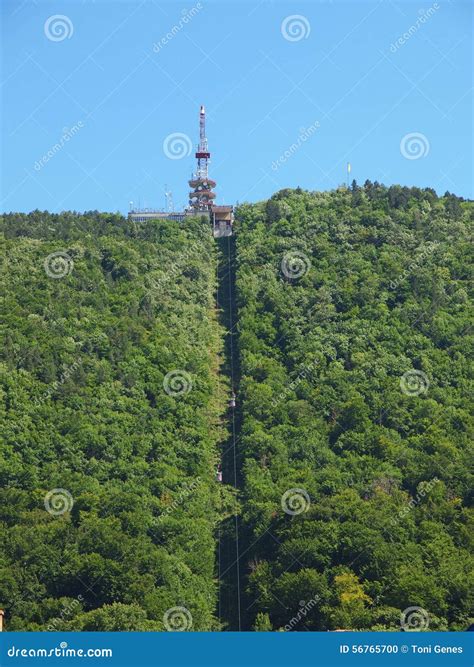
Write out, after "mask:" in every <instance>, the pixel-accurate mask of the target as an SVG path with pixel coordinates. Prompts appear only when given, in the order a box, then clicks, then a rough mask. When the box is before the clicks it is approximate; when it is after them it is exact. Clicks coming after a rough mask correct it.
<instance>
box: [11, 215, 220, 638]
mask: <svg viewBox="0 0 474 667" xmlns="http://www.w3.org/2000/svg"><path fill="white" fill-rule="evenodd" d="M2 229H3V231H4V235H5V242H4V248H5V253H6V257H7V261H6V265H5V266H6V272H5V278H6V280H5V283H6V294H5V309H4V312H5V314H6V320H5V326H4V334H5V346H4V348H3V360H2V366H1V368H2V374H1V376H2V379H1V391H2V396H3V399H4V400H3V406H4V407H3V408H2V422H3V425H4V428H3V441H2V445H1V449H0V487H1V490H0V554H1V556H0V599H2V600H3V601H4V603H5V607H6V613H7V617H6V622H7V627H8V629H11V630H36V629H48V628H50V627H52V628H53V629H54V628H56V629H70V630H144V629H163V615H164V613H165V612H166V611H167V610H168V609H170V608H172V607H175V606H183V607H186V608H187V609H188V610H189V612H190V613H191V615H192V619H193V628H194V629H196V630H211V629H215V628H217V627H218V622H217V620H216V619H215V616H214V612H215V607H216V597H217V595H216V586H215V581H214V566H215V563H214V560H215V558H214V556H215V539H214V534H215V530H216V524H217V523H218V521H219V519H220V506H221V500H220V497H221V495H222V494H221V495H220V494H219V493H218V491H217V489H218V485H217V484H216V482H215V479H214V472H215V466H216V462H217V459H218V448H217V445H218V443H219V441H220V439H221V433H220V426H219V416H220V414H221V412H222V411H223V406H222V405H220V403H219V400H216V396H217V395H218V394H219V392H218V391H217V389H218V386H217V384H218V382H219V380H218V374H217V369H218V363H219V362H218V359H219V354H220V351H221V338H222V334H221V331H220V328H219V326H218V324H217V321H216V318H215V309H214V292H215V247H214V241H213V239H212V236H211V234H210V230H209V228H208V226H207V225H204V224H203V223H202V221H200V220H192V219H190V220H188V221H187V223H186V226H185V227H184V226H180V225H179V224H177V223H174V222H170V221H165V222H163V221H161V222H160V221H156V222H152V223H148V224H146V225H137V224H130V223H129V222H128V221H127V220H125V219H123V218H122V217H121V216H119V215H106V214H98V213H97V212H91V213H86V214H84V215H79V214H75V213H62V214H60V215H53V214H49V213H41V212H39V211H36V212H33V213H31V214H29V215H23V214H11V215H6V216H4V218H3V219H2ZM54 252H63V253H66V255H67V256H68V257H69V260H72V262H70V264H69V267H66V268H69V269H72V270H69V271H67V272H66V275H64V276H63V277H61V278H57V277H51V276H50V275H48V273H47V271H46V270H45V266H44V262H45V260H47V258H48V256H49V255H50V254H51V253H54ZM69 260H68V261H69ZM49 261H50V263H51V260H49ZM72 263H73V266H72ZM53 268H54V267H53ZM60 268H61V267H60ZM173 370H178V371H180V372H182V371H184V372H185V373H186V374H187V376H185V377H186V378H189V379H190V381H191V382H192V389H191V391H189V392H188V393H184V394H181V395H174V394H173V393H171V394H169V393H167V392H166V391H165V388H164V383H165V382H166V381H165V377H166V375H167V373H169V372H170V371H173ZM53 489H60V490H66V492H67V493H69V494H70V495H71V499H72V502H73V504H72V507H67V509H69V510H70V511H66V512H63V513H60V514H59V513H58V514H54V513H53V514H51V513H49V512H47V511H46V509H45V504H44V502H45V498H46V497H47V494H48V493H49V492H50V491H51V490H53ZM219 491H221V492H222V493H223V495H224V496H225V492H224V490H223V489H219ZM59 495H60V496H61V498H62V501H64V502H65V503H66V505H67V503H68V498H69V497H68V496H67V495H64V492H61V493H60V494H59ZM61 498H60V500H61ZM225 500H226V499H225V498H224V501H225ZM227 502H228V499H227Z"/></svg>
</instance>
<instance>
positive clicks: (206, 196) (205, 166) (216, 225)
mask: <svg viewBox="0 0 474 667" xmlns="http://www.w3.org/2000/svg"><path fill="white" fill-rule="evenodd" d="M195 157H196V161H197V164H196V171H195V173H194V174H193V175H192V176H191V178H190V180H189V181H188V183H189V186H190V188H192V190H191V192H190V193H189V206H188V207H187V208H186V209H184V211H157V210H154V209H149V208H145V209H140V208H138V209H134V208H132V209H131V210H130V211H129V214H128V218H129V220H133V221H135V222H145V221H147V220H156V219H157V218H158V219H164V220H177V221H178V222H183V221H184V220H185V219H186V217H189V216H196V215H199V216H205V217H206V218H207V219H208V220H209V222H210V223H211V224H212V230H213V234H214V236H215V237H221V236H232V224H233V220H234V209H233V206H229V205H222V206H216V205H215V204H214V199H215V198H216V193H215V192H214V188H215V187H216V182H215V181H213V180H212V179H211V178H209V162H210V159H211V153H210V152H209V146H208V142H207V135H206V110H205V108H204V106H201V108H200V111H199V144H198V147H197V151H196V153H195Z"/></svg>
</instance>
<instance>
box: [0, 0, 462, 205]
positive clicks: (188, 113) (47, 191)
mask: <svg viewBox="0 0 474 667" xmlns="http://www.w3.org/2000/svg"><path fill="white" fill-rule="evenodd" d="M1 7H2V8H1V11H2V25H3V36H2V37H3V39H2V47H1V48H2V56H3V58H2V60H3V67H2V73H1V81H2V117H3V118H2V121H3V135H4V142H3V156H2V181H1V182H2V188H1V190H2V192H1V199H2V203H1V206H0V209H1V210H3V211H11V210H14V211H29V210H32V209H35V208H39V209H48V210H51V211H56V212H57V211H61V210H64V209H74V210H89V209H99V210H104V211H116V210H120V211H123V212H126V211H127V209H128V202H129V201H130V200H133V201H134V202H136V203H138V200H140V202H141V205H142V207H143V206H145V205H146V206H157V207H161V206H163V203H164V194H163V192H164V186H165V184H167V185H168V188H170V189H171V190H172V192H173V195H174V202H175V207H176V208H180V207H182V206H184V205H185V204H186V203H187V192H188V186H187V182H186V181H187V179H188V178H189V175H190V173H191V170H192V169H193V159H192V155H191V156H185V157H183V158H182V159H170V158H169V157H167V155H166V153H165V151H164V148H163V142H164V141H165V140H166V138H167V137H168V136H169V135H170V134H174V133H183V134H185V135H187V136H188V137H190V138H191V140H192V142H193V143H195V142H197V132H198V126H197V123H198V112H199V105H200V104H201V103H203V104H205V105H206V108H207V109H208V112H209V118H208V137H209V142H210V148H211V151H212V163H211V175H212V177H213V178H214V179H215V180H216V181H217V193H218V202H220V203H235V202H236V201H240V202H242V201H256V200H260V199H263V198H266V197H268V196H270V195H271V194H272V193H273V192H275V191H276V190H278V189H280V188H283V187H296V186H298V185H300V186H301V187H303V188H307V189H311V190H326V189H331V188H334V187H337V185H339V184H340V183H342V182H344V180H345V179H346V164H347V162H348V161H349V162H350V163H351V164H352V173H351V178H356V179H357V181H359V182H363V181H365V179H367V178H369V179H371V180H378V181H380V182H383V183H386V184H392V183H401V184H404V185H418V186H422V187H425V186H429V187H433V188H435V189H436V190H437V191H438V192H439V193H444V192H445V191H446V190H450V191H451V192H455V193H456V194H459V195H462V196H464V197H472V196H473V193H472V183H473V178H472V138H471V136H472V66H471V62H472V47H471V41H472V15H471V14H472V6H471V3H469V2H457V1H449V0H446V1H444V0H441V1H440V2H439V3H436V2H422V1H420V2H390V1H386V0H383V1H382V2H357V1H355V2H350V3H348V2H346V3H342V2H337V1H332V2H331V1H329V2H322V3H318V2H295V1H294V0H292V2H284V1H280V2H278V1H275V2H274V1H266V0H251V1H249V2H228V1H220V2H208V1H206V0H201V2H197V0H189V2H188V3H187V4H184V3H182V2H181V1H179V2H160V1H159V0H144V1H140V0H134V1H126V2H121V1H120V0H114V1H113V2H112V1H105V0H76V1H74V0H68V1H65V0H57V1H56V0H55V1H54V2H49V1H46V0H45V1H41V0H24V1H22V0H3V1H2V3H1ZM193 8H194V10H193ZM55 15H61V16H63V17H66V18H62V19H59V24H58V20H56V19H54V18H53V19H51V20H50V22H49V23H48V19H50V17H54V16H55ZM292 15H298V17H299V18H296V19H291V18H290V19H287V17H291V16H292ZM183 17H186V18H187V20H186V21H184V20H183ZM285 19H287V20H286V22H285ZM61 22H62V26H61ZM173 27H174V30H173ZM61 29H63V30H64V32H61ZM172 30H173V33H174V34H173V33H171V31H172ZM167 33H171V37H170V35H168V38H166V35H167ZM404 35H405V36H404ZM403 36H404V37H403ZM163 38H165V39H164V40H163ZM400 38H402V39H401V40H400ZM165 42H166V43H165ZM154 45H155V48H154ZM74 126H75V127H74ZM303 130H304V132H303ZM413 133H416V135H415V137H414V138H410V135H412V134H413ZM302 135H303V136H304V140H303V139H302V138H301V136H302ZM407 135H408V136H407ZM420 135H422V136H420ZM64 136H68V139H67V140H66V139H63V140H62V144H63V145H62V146H60V148H59V149H58V148H56V150H53V147H54V146H55V144H59V143H60V142H61V137H64ZM170 141H171V140H170V139H168V142H170ZM292 145H293V148H292V149H291V148H290V147H291V146H292ZM184 147H185V149H187V148H188V147H187V145H185V146H184ZM174 148H175V150H178V152H179V149H180V145H179V142H178V144H175V145H174ZM48 151H51V153H50V158H49V160H44V159H43V156H45V155H46V156H47V154H48ZM285 151H288V152H287V153H286V158H285ZM186 152H187V151H186ZM403 153H404V154H405V156H404V154H403ZM281 156H284V159H281ZM406 156H408V157H406ZM409 158H410V159H409ZM413 158H416V159H413Z"/></svg>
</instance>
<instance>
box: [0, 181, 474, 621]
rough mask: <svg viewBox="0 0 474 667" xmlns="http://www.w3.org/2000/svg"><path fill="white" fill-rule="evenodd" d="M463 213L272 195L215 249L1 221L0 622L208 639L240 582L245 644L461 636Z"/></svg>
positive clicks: (40, 215)
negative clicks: (249, 640) (262, 638)
mask: <svg viewBox="0 0 474 667" xmlns="http://www.w3.org/2000/svg"><path fill="white" fill-rule="evenodd" d="M473 210H474V206H473V203H472V202H466V201H463V200H461V199H459V198H457V197H455V196H454V195H450V194H447V195H445V196H444V197H438V196H437V195H436V193H435V192H434V191H433V190H430V189H425V190H421V189H418V188H401V187H398V186H394V187H390V188H385V187H383V186H380V185H378V184H372V183H369V182H367V183H366V184H365V185H364V187H363V188H361V187H358V186H357V185H356V184H355V183H354V184H353V186H352V188H350V189H348V188H340V189H338V190H336V191H333V192H317V193H309V192H304V191H302V190H300V189H297V190H284V191H281V192H278V193H277V194H275V195H274V196H273V197H272V198H271V199H270V200H269V201H267V202H261V203H258V204H244V205H242V206H240V207H239V208H238V211H237V215H236V223H235V229H236V236H235V238H233V239H230V238H226V239H222V240H221V241H225V244H224V243H222V244H221V242H220V241H217V242H216V241H215V240H214V239H213V238H212V235H211V231H210V229H209V225H208V223H205V222H204V221H203V220H202V219H187V220H186V222H185V223H183V224H180V223H176V222H172V221H154V222H148V223H141V224H137V223H130V222H128V221H127V220H125V219H124V218H123V217H122V216H120V215H113V214H103V213H98V212H89V213H85V214H78V213H67V212H66V213H61V214H59V215H53V214H49V213H47V212H40V211H35V212H33V213H30V214H28V215H26V214H9V215H5V216H3V217H2V218H1V219H0V225H1V231H2V233H3V247H4V254H5V256H6V258H7V260H6V262H5V265H4V266H5V269H4V276H3V277H4V284H5V286H6V288H5V300H4V304H3V312H4V319H5V321H4V324H3V331H2V333H3V338H4V345H3V347H2V356H3V359H2V362H1V364H0V368H1V385H0V391H1V392H2V407H1V408H0V410H1V411H2V414H1V419H2V425H3V429H2V430H3V432H2V436H1V437H2V442H1V445H0V608H3V609H5V611H6V617H5V620H6V627H7V630H159V631H161V630H174V629H178V630H182V629H185V630H219V629H225V628H226V627H227V626H226V625H225V624H226V622H227V623H229V624H230V625H232V618H231V614H228V615H227V619H226V618H225V614H226V613H227V612H228V610H227V612H226V608H227V607H228V606H232V597H233V596H234V595H235V598H236V600H237V592H238V590H239V589H238V588H237V587H238V586H239V584H240V585H241V588H240V592H241V598H242V605H241V607H242V628H243V629H255V630H286V631H304V630H323V631H325V630H334V629H337V628H344V629H373V630H376V629H391V630H399V629H400V624H401V622H402V627H405V629H414V628H418V629H429V630H448V629H449V630H458V629H459V630H463V629H465V628H466V627H467V626H468V625H469V623H470V622H472V619H471V618H470V616H469V614H470V613H472V612H471V610H472V591H474V585H473V584H474V580H473V568H472V565H473V562H472V558H471V557H470V555H469V553H470V551H472V535H473V534H474V531H473V530H472V528H473V521H472V510H471V509H470V505H471V501H472V496H471V495H470V494H472V486H473V485H472V476H471V475H470V465H471V463H472V450H471V451H470V450H469V443H470V442H472V436H473V430H474V429H473V426H474V423H473V422H474V420H473V416H472V393H473V392H472V389H473V382H472V348H473V334H472V322H473V309H472V292H471V290H472V286H473V282H472V278H473V276H472V219H473ZM234 242H235V247H234ZM226 248H227V251H226ZM229 248H232V253H231V254H232V258H231V254H230V251H229ZM234 251H235V252H234ZM226 252H227V253H228V257H227V260H228V261H227V262H223V260H225V253H226ZM234 256H235V264H236V267H237V268H236V273H235V272H234V259H233V258H234ZM231 259H232V261H230V260H231ZM219 263H220V264H219ZM218 265H220V274H219V275H221V278H222V282H225V285H221V290H220V292H219V293H218V294H217V295H216V280H217V275H218V272H217V268H218ZM470 272H471V273H470ZM234 278H235V280H234ZM224 287H225V290H224ZM234 292H235V294H234ZM223 295H225V296H223ZM216 296H217V297H218V299H217V301H219V299H220V304H218V305H217V307H216ZM234 296H235V298H236V301H237V312H230V310H231V305H230V304H232V303H234V301H235V299H234ZM219 309H220V311H222V312H223V311H224V310H225V309H227V310H228V312H227V313H226V315H227V319H226V318H223V317H222V312H219ZM218 318H219V319H218ZM226 322H227V323H230V322H235V327H234V326H233V325H232V326H230V324H226ZM224 326H226V327H227V328H230V329H231V332H232V337H230V333H231V332H227V334H228V335H227V339H226V340H227V342H228V343H229V341H230V344H229V345H226V346H224V338H225V337H224V333H225V332H224ZM229 349H230V350H234V355H235V356H236V359H233V358H232V359H231V360H229V358H228V356H229ZM237 355H238V358H237ZM229 361H232V363H231V364H230V365H231V367H232V368H235V383H234V384H233V389H234V390H235V392H236V395H237V406H236V410H235V412H233V410H231V409H230V406H229V407H228V398H229V390H230V382H229V380H227V381H226V379H225V377H224V375H225V373H226V368H228V367H229ZM231 423H232V427H233V428H235V429H236V433H235V436H236V437H235V440H234V439H232V443H236V450H233V449H232V452H231V454H229V452H230V451H231V450H230V449H229V448H228V447H227V445H226V443H227V442H228V438H229V435H230V430H229V425H230V424H231ZM232 433H233V431H232ZM226 452H227V456H231V457H232V465H233V466H234V465H235V468H234V469H233V471H232V479H235V480H236V481H237V484H238V485H240V488H239V492H238V494H237V495H238V504H237V502H236V500H235V495H236V494H234V492H231V490H230V488H229V487H228V485H227V483H224V484H220V483H219V482H217V481H216V477H218V476H216V468H217V466H218V464H219V461H220V457H221V454H222V453H224V458H225V455H226ZM234 454H235V460H234ZM229 479H230V477H229V475H228V471H227V469H226V466H225V465H224V482H228V481H229ZM229 483H230V482H229ZM232 483H233V482H232ZM234 514H235V515H236V516H235V517H234V516H232V515H234ZM237 514H239V516H238V517H237ZM229 517H231V520H229V521H225V519H228V518H229ZM227 524H229V525H230V524H232V530H231V531H227V532H226V526H227ZM234 526H235V527H236V528H238V530H237V531H236V533H237V534H238V537H239V540H238V542H237V540H236V539H235V537H234V535H235V533H234ZM222 532H224V537H225V541H224V545H225V546H226V549H227V551H226V549H224V551H225V553H224V556H225V554H227V555H228V554H231V558H230V557H229V563H228V564H227V566H223V567H222V568H221V559H220V556H222V553H221V549H220V547H219V536H220V535H221V534H222ZM233 539H235V545H232V543H231V541H232V540H233ZM470 540H471V543H470ZM234 546H235V549H234ZM237 552H238V553H239V554H240V571H237V570H236V571H235V574H236V575H239V576H235V582H234V581H231V577H232V575H229V572H230V573H232V572H233V571H234V570H233V569H232V567H233V565H235V561H234V556H233V554H234V553H235V554H236V553H237ZM224 560H225V559H224ZM224 565H225V563H224ZM222 571H223V578H222V577H221V580H220V581H218V575H219V574H222ZM219 586H220V591H221V592H222V591H223V590H224V593H225V596H224V597H225V601H226V604H224V605H222V599H221V597H220V596H219V593H218V588H219ZM238 599H239V601H240V597H239V598H238ZM223 610H224V617H223V618H219V614H221V613H222V611H223ZM239 610H240V605H239ZM403 623H404V624H405V625H404V626H403Z"/></svg>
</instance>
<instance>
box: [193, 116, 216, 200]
mask: <svg viewBox="0 0 474 667" xmlns="http://www.w3.org/2000/svg"><path fill="white" fill-rule="evenodd" d="M195 156H196V160H197V166H196V173H195V174H194V175H193V176H192V177H191V180H190V181H189V185H190V186H191V187H192V188H193V191H192V192H190V193H189V205H190V206H191V208H193V209H194V210H196V211H208V210H210V208H211V204H212V200H213V199H214V198H215V196H216V193H215V192H212V189H213V188H215V187H216V183H215V181H213V180H211V179H210V178H209V169H208V167H209V161H210V158H211V154H210V152H209V148H208V144H207V136H206V110H205V109H204V106H201V109H200V111H199V145H198V149H197V151H196V153H195Z"/></svg>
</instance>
